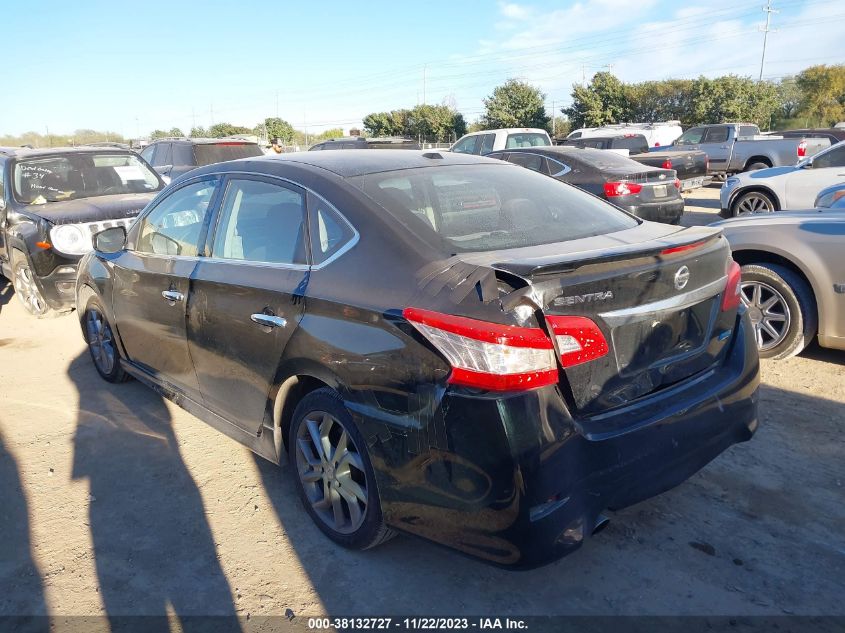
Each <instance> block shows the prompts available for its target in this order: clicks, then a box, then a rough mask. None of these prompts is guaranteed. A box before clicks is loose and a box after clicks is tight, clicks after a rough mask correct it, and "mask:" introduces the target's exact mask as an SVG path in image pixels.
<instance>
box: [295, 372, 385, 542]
mask: <svg viewBox="0 0 845 633" xmlns="http://www.w3.org/2000/svg"><path fill="white" fill-rule="evenodd" d="M288 438H289V439H288V453H289V456H290V463H291V465H292V467H293V468H294V470H295V471H296V483H297V490H298V491H299V496H300V498H301V499H302V503H303V504H304V505H305V509H306V510H307V511H308V514H310V515H311V518H312V519H313V521H314V523H316V524H317V527H319V528H320V530H322V532H323V533H324V534H325V535H326V536H328V537H329V538H330V539H332V540H333V541H334V542H335V543H338V544H339V545H342V546H344V547H348V548H350V549H362V550H363V549H369V548H371V547H375V546H376V545H379V544H380V543H383V542H384V541H386V540H388V539H389V538H391V537H392V536H393V535H394V532H393V531H392V530H391V529H390V528H388V527H387V525H386V524H385V523H384V519H383V517H382V513H381V502H380V500H379V494H378V490H377V489H376V483H375V474H374V472H373V467H372V464H371V463H370V458H369V455H368V453H367V444H366V442H365V441H364V438H363V437H362V436H361V434H360V433H359V432H358V429H357V428H356V427H355V424H354V422H353V421H352V416H351V415H350V413H349V411H348V410H347V409H346V407H345V406H344V405H343V400H341V398H340V396H339V395H338V393H337V392H336V391H334V390H333V389H329V388H323V389H317V390H316V391H312V392H311V393H309V394H308V395H306V396H305V397H304V398H303V399H302V401H301V402H300V403H299V404H298V405H297V407H296V409H295V410H294V413H293V419H292V421H291V427H290V433H289V434H288Z"/></svg>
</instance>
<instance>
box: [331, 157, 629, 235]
mask: <svg viewBox="0 0 845 633" xmlns="http://www.w3.org/2000/svg"><path fill="white" fill-rule="evenodd" d="M348 181H349V182H350V183H351V184H353V185H355V186H356V187H358V188H359V189H361V190H362V191H363V192H364V193H365V194H366V195H368V196H369V197H370V198H372V199H373V200H374V201H375V202H377V203H378V204H379V205H381V206H382V207H384V208H385V209H386V210H387V211H389V212H390V213H391V214H392V215H393V216H394V217H395V218H397V219H398V220H399V221H400V222H402V223H403V224H404V225H405V226H406V227H407V228H408V229H409V230H411V231H412V232H413V233H415V234H416V235H418V236H419V237H420V238H422V239H425V240H426V241H429V242H430V243H433V244H437V245H439V246H440V247H441V248H442V249H444V250H447V251H451V252H458V251H461V252H473V251H490V250H499V249H508V248H520V247H525V246H537V245H539V244H550V243H555V242H566V241H569V240H577V239H580V238H584V237H590V236H593V235H603V234H605V233H612V232H615V231H621V230H623V229H628V228H631V227H634V226H636V225H637V220H635V219H633V218H632V217H630V216H628V215H626V214H625V213H622V212H621V211H619V210H618V209H616V208H615V207H613V206H612V205H610V204H608V203H606V202H604V201H602V200H599V199H598V198H595V197H593V196H591V195H589V194H586V193H584V192H582V191H581V190H579V189H576V188H574V187H571V186H569V185H566V184H564V183H561V182H558V181H557V180H554V179H552V178H549V177H547V176H543V175H541V174H538V173H536V172H533V171H530V170H528V169H520V168H517V167H510V166H506V165H491V164H486V165H456V166H448V167H446V166H444V167H430V168H421V169H408V170H402V171H393V172H381V173H376V174H368V175H365V176H356V177H353V178H350V179H348Z"/></svg>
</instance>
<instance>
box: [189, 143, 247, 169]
mask: <svg viewBox="0 0 845 633" xmlns="http://www.w3.org/2000/svg"><path fill="white" fill-rule="evenodd" d="M194 153H195V155H196V157H197V165H199V166H202V165H213V164H214V163H222V162H225V161H227V160H238V159H239V158H252V157H253V156H264V152H262V151H261V148H260V147H258V145H256V144H255V143H208V144H205V143H197V144H196V145H194Z"/></svg>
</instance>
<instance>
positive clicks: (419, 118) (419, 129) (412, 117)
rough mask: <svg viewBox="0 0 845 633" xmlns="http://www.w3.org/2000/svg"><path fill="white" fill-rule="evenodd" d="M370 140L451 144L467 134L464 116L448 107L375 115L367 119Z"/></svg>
mask: <svg viewBox="0 0 845 633" xmlns="http://www.w3.org/2000/svg"><path fill="white" fill-rule="evenodd" d="M363 123H364V129H365V130H366V132H367V135H368V136H405V137H413V138H419V139H422V140H424V141H448V140H449V139H452V138H455V137H457V136H463V135H464V134H466V128H467V126H466V121H465V120H464V116H463V115H462V114H461V113H460V112H457V111H456V110H454V109H453V108H451V107H449V106H447V105H428V104H423V105H418V106H416V107H415V108H412V109H411V110H404V109H400V110H391V111H390V112H373V113H371V114H368V115H367V116H365V117H364V119H363Z"/></svg>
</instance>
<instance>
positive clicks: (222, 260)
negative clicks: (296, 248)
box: [197, 257, 314, 270]
mask: <svg viewBox="0 0 845 633" xmlns="http://www.w3.org/2000/svg"><path fill="white" fill-rule="evenodd" d="M197 259H199V260H200V262H202V263H204V264H235V265H236V266H255V267H257V268H283V269H285V270H308V269H309V268H314V267H313V266H309V265H308V264H284V263H282V262H259V261H255V260H252V259H229V258H227V257H198V258H197Z"/></svg>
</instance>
